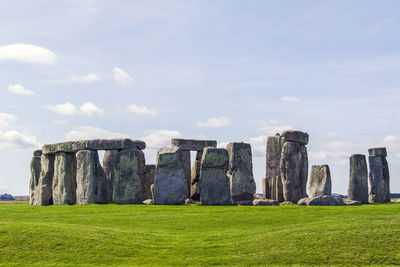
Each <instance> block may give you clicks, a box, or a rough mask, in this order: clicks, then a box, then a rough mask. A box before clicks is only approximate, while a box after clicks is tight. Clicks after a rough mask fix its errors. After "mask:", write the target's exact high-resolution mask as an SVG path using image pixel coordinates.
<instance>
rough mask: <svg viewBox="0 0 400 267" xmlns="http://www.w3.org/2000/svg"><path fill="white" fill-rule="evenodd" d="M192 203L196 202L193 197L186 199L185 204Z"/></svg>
mask: <svg viewBox="0 0 400 267" xmlns="http://www.w3.org/2000/svg"><path fill="white" fill-rule="evenodd" d="M191 204H194V200H193V199H191V198H187V199H185V205H191Z"/></svg>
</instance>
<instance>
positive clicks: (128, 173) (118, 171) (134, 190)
mask: <svg viewBox="0 0 400 267" xmlns="http://www.w3.org/2000/svg"><path fill="white" fill-rule="evenodd" d="M145 171H146V168H145V161H144V153H143V151H141V150H139V149H136V148H131V149H124V150H121V151H119V152H118V154H117V156H116V158H115V166H114V181H113V194H112V202H113V203H118V204H142V202H143V200H145V199H146V198H145V195H144V192H143V183H144V179H145Z"/></svg>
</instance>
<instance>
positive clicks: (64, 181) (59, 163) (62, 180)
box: [53, 152, 76, 205]
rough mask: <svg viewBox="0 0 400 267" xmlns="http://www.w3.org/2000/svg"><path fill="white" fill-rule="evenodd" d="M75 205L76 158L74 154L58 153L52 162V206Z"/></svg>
mask: <svg viewBox="0 0 400 267" xmlns="http://www.w3.org/2000/svg"><path fill="white" fill-rule="evenodd" d="M75 203H76V157H75V154H72V153H65V152H58V153H56V156H55V161H54V179H53V204H54V205H65V204H69V205H73V204H75Z"/></svg>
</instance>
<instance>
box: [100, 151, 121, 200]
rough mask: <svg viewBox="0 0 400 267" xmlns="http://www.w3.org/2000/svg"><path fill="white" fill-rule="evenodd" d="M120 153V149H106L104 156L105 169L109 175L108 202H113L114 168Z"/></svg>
mask: <svg viewBox="0 0 400 267" xmlns="http://www.w3.org/2000/svg"><path fill="white" fill-rule="evenodd" d="M118 153H119V152H118V150H106V151H105V153H104V156H103V170H104V173H105V174H106V176H107V202H112V195H113V186H114V168H115V163H116V158H117V155H118Z"/></svg>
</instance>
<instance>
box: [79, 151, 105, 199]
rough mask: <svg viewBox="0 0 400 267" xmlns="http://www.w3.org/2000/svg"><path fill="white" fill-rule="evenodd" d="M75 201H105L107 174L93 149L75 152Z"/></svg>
mask: <svg viewBox="0 0 400 267" xmlns="http://www.w3.org/2000/svg"><path fill="white" fill-rule="evenodd" d="M76 161H77V169H76V182H77V187H76V202H77V203H78V204H81V205H82V204H90V203H100V204H102V203H107V194H108V193H107V176H106V174H105V172H104V170H103V168H102V167H101V165H100V162H99V155H98V154H97V151H94V150H81V151H78V153H76Z"/></svg>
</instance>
